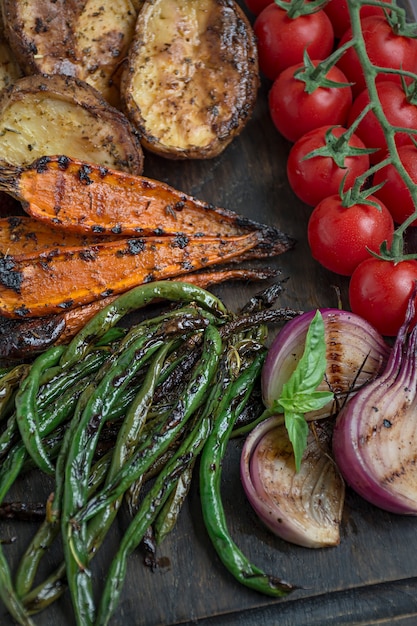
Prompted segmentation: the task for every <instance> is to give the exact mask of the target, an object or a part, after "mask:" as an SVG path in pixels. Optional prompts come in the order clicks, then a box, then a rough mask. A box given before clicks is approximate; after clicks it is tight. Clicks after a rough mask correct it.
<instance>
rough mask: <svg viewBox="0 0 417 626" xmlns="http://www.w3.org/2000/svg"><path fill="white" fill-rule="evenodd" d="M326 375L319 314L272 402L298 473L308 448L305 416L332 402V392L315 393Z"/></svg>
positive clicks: (322, 333) (324, 343)
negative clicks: (287, 378) (295, 361)
mask: <svg viewBox="0 0 417 626" xmlns="http://www.w3.org/2000/svg"><path fill="white" fill-rule="evenodd" d="M325 372H326V340H325V332H324V322H323V317H322V315H321V313H320V311H317V312H316V314H315V316H314V318H313V319H312V321H311V323H310V326H309V328H308V331H307V335H306V342H305V348H304V353H303V355H302V357H301V359H300V360H299V361H298V363H297V367H296V368H295V370H294V372H293V373H292V375H291V376H290V378H289V380H288V381H287V382H286V383H285V384H284V385H283V387H282V391H281V395H280V397H279V398H278V400H277V401H276V403H274V407H276V408H277V409H278V410H279V409H281V410H279V412H280V413H282V412H284V417H285V426H286V428H287V432H288V436H289V438H290V441H291V444H292V447H293V450H294V456H295V466H296V470H297V472H298V471H299V469H300V465H301V458H302V456H303V453H304V450H305V448H306V445H307V435H308V424H307V422H306V420H305V418H304V414H305V413H307V412H309V411H316V410H318V409H321V408H322V407H324V406H325V405H326V404H327V403H328V402H330V401H331V400H332V399H333V394H332V392H331V391H317V387H318V385H319V384H320V383H321V382H322V380H323V377H324V374H325Z"/></svg>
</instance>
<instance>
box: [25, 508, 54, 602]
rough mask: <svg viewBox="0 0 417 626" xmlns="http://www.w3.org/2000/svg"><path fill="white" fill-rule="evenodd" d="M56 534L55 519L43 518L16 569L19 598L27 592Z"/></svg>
mask: <svg viewBox="0 0 417 626" xmlns="http://www.w3.org/2000/svg"><path fill="white" fill-rule="evenodd" d="M58 534H59V523H58V522H57V520H54V521H51V520H50V519H48V518H45V519H44V520H43V522H42V524H41V525H40V526H39V528H38V530H37V532H36V533H35V535H34V536H33V537H32V539H31V541H30V543H29V545H28V546H27V548H26V550H25V553H24V554H23V556H22V558H21V559H20V562H19V565H18V568H17V570H16V575H15V589H16V593H17V595H18V597H19V598H23V596H24V595H25V594H27V593H28V592H29V590H30V588H31V586H32V584H33V581H34V579H35V576H36V572H37V570H38V567H39V563H40V561H41V559H42V556H43V555H44V553H45V551H46V550H48V548H49V547H50V546H51V545H52V543H53V542H54V541H55V539H56V538H57V536H58Z"/></svg>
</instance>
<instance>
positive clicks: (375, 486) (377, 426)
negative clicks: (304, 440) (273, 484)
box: [333, 327, 417, 515]
mask: <svg viewBox="0 0 417 626" xmlns="http://www.w3.org/2000/svg"><path fill="white" fill-rule="evenodd" d="M416 377H417V329H416V328H415V329H414V330H413V331H412V333H411V335H410V337H409V339H407V333H406V327H403V328H402V330H401V331H400V333H399V335H398V337H397V340H396V342H395V345H394V348H393V350H392V353H391V356H390V359H389V361H388V364H387V367H386V369H385V371H384V373H383V374H382V376H381V377H380V378H378V379H376V380H375V381H374V382H372V383H370V384H369V385H368V386H367V387H365V388H364V389H363V390H361V391H360V392H358V394H357V395H356V396H355V397H354V398H352V400H350V401H349V402H348V403H347V404H346V406H345V407H344V408H343V409H342V411H341V412H340V414H339V415H338V417H337V419H336V425H335V429H334V435H333V452H334V457H335V460H336V462H337V464H338V466H339V468H340V471H341V473H342V474H343V476H344V478H345V480H346V482H347V483H348V484H349V485H350V486H351V487H352V488H353V489H354V490H355V491H357V492H358V493H359V494H360V495H361V496H362V497H363V498H364V499H366V500H368V501H369V502H371V503H372V504H374V505H376V506H378V507H379V508H381V509H384V510H386V511H390V512H392V513H401V514H408V515H417V471H416V469H417V419H416V411H417V378H416Z"/></svg>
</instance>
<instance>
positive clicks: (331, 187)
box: [287, 126, 369, 206]
mask: <svg viewBox="0 0 417 626" xmlns="http://www.w3.org/2000/svg"><path fill="white" fill-rule="evenodd" d="M329 131H331V135H332V137H334V138H335V141H337V138H340V137H341V136H342V135H343V134H344V133H345V132H346V128H344V127H343V126H335V127H333V126H321V127H320V128H316V129H315V130H311V131H310V132H309V133H307V134H306V135H303V136H302V137H300V139H298V141H296V143H295V144H294V145H293V146H292V148H291V150H290V153H289V155H288V160H287V176H288V182H289V184H290V187H291V189H292V190H293V191H294V193H295V194H296V196H298V198H300V200H302V201H303V202H305V203H306V204H309V205H311V206H315V205H317V204H318V203H319V202H320V201H321V200H324V198H327V197H328V196H332V195H334V194H337V193H338V192H339V188H340V185H341V183H342V180H343V178H344V177H345V176H346V180H345V183H344V189H349V187H352V185H353V183H354V182H355V180H356V178H357V177H358V176H360V175H361V174H363V173H364V172H366V171H367V170H368V169H369V155H368V154H360V155H351V156H346V157H345V159H344V160H343V167H340V166H339V165H337V164H336V162H335V160H334V159H333V158H332V157H331V156H322V155H320V156H314V157H312V158H308V159H306V158H305V157H306V156H307V155H308V154H309V153H310V152H312V151H313V150H317V149H320V148H322V147H323V146H325V145H326V133H328V132H329ZM348 146H350V147H353V148H365V145H364V143H363V141H361V139H359V137H357V136H356V135H355V134H353V135H352V136H351V138H350V139H349V141H348Z"/></svg>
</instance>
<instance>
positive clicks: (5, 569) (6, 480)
mask: <svg viewBox="0 0 417 626" xmlns="http://www.w3.org/2000/svg"><path fill="white" fill-rule="evenodd" d="M25 456H26V449H25V447H24V446H23V445H21V446H16V447H15V448H14V449H13V451H12V452H11V453H10V454H9V455H8V456H7V458H6V459H5V461H4V462H3V464H2V466H1V469H0V504H1V503H2V502H3V500H4V497H5V495H6V494H7V493H8V491H9V489H10V487H11V486H12V485H13V483H14V481H15V480H16V478H17V476H18V475H19V473H20V471H21V469H22V466H23V462H24V459H25ZM0 598H1V599H2V601H3V603H4V605H5V607H6V608H7V610H8V611H9V613H10V615H11V616H12V617H13V618H14V619H15V620H16V621H17V622H18V623H19V624H21V625H22V626H33V622H32V621H31V620H30V619H29V617H28V614H27V612H26V610H25V608H24V606H23V604H22V602H21V601H20V599H19V598H18V596H17V594H16V591H15V589H14V587H13V582H12V576H11V573H10V568H9V564H8V562H7V559H6V557H5V554H4V552H3V547H2V546H1V543H0Z"/></svg>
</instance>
